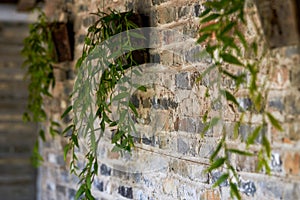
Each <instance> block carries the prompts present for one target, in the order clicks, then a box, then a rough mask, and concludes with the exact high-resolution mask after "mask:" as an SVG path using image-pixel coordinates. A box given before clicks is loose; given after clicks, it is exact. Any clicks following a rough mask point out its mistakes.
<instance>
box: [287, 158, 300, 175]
mask: <svg viewBox="0 0 300 200" xmlns="http://www.w3.org/2000/svg"><path fill="white" fill-rule="evenodd" d="M283 165H284V169H285V172H286V173H287V174H291V175H299V171H300V154H299V153H291V152H287V153H286V154H285V156H284V161H283Z"/></svg>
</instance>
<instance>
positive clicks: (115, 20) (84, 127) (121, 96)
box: [62, 9, 146, 199]
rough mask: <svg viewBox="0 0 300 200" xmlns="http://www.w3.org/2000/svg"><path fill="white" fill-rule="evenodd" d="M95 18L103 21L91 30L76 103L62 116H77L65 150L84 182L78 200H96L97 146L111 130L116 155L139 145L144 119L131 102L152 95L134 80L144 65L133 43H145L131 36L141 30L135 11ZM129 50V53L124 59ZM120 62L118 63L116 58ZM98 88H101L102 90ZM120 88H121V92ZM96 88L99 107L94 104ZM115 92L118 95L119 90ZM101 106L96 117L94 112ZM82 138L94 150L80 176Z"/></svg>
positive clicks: (81, 63)
mask: <svg viewBox="0 0 300 200" xmlns="http://www.w3.org/2000/svg"><path fill="white" fill-rule="evenodd" d="M92 14H93V15H94V16H96V17H97V20H96V21H95V23H94V24H93V25H91V26H90V27H89V28H88V33H87V36H86V38H85V43H84V47H83V52H82V55H81V57H80V58H79V59H78V62H77V64H76V66H77V69H78V70H79V71H80V72H79V73H78V75H77V80H76V81H75V84H74V92H73V99H74V101H73V103H72V106H70V107H69V108H68V109H67V110H66V111H65V113H64V114H63V115H62V118H63V117H65V116H66V115H67V114H68V113H69V112H70V111H71V110H73V113H74V118H73V123H72V124H71V125H69V126H68V127H67V128H66V129H65V130H64V131H63V133H66V132H68V131H69V130H71V131H72V135H71V138H70V143H69V144H68V145H67V146H66V147H65V150H64V155H65V157H66V156H67V153H68V152H69V151H71V152H72V160H71V163H70V167H71V172H72V173H75V174H77V175H78V176H79V177H80V187H79V189H78V191H77V193H76V198H79V197H82V196H84V197H85V198H86V199H94V197H93V195H92V193H91V184H92V182H93V180H94V178H95V176H96V175H97V171H98V161H97V146H98V142H99V140H100V138H101V137H102V135H103V133H104V132H105V131H106V130H107V129H108V128H109V130H110V131H112V133H113V137H112V143H113V144H114V145H115V146H114V148H113V151H119V152H122V151H128V152H130V151H131V148H132V147H133V146H134V143H133V137H132V136H131V133H132V132H135V127H134V121H133V120H134V118H137V117H138V113H137V111H136V108H135V106H134V105H133V103H132V102H131V101H130V94H131V92H132V91H133V90H141V91H145V90H146V88H145V87H143V86H140V85H136V84H134V83H132V81H131V78H130V77H131V76H132V75H133V74H139V71H138V70H137V69H135V70H133V69H132V67H133V66H135V65H137V64H138V63H137V61H136V60H135V58H134V54H133V51H132V44H131V42H132V41H131V40H130V38H132V37H135V38H140V37H141V35H139V34H138V33H129V32H126V31H128V30H130V29H135V28H138V26H137V25H136V24H135V23H134V22H133V21H132V19H133V18H132V17H133V15H134V13H133V12H132V11H130V12H126V13H119V12H117V11H114V10H111V13H110V14H106V13H103V12H101V11H100V10H99V9H98V11H97V12H96V13H92ZM119 33H123V34H124V35H122V36H124V37H116V38H113V39H111V37H112V36H115V35H117V34H119ZM120 38H121V39H120ZM108 39H111V41H113V42H112V43H110V44H106V43H105V41H107V40H108ZM114 40H116V41H114ZM96 47H97V48H96ZM118 47H121V49H120V48H118ZM124 51H125V52H127V53H125V54H123V55H122V53H123V52H124ZM95 57H98V58H99V57H100V59H95ZM107 57H108V59H106V58H107ZM115 57H117V58H116V59H114V58H115ZM91 58H92V59H91ZM102 58H105V59H102ZM95 60H96V63H95ZM95 65H96V66H98V67H95ZM86 72H87V73H86ZM98 73H100V74H101V76H100V80H99V79H98V80H97V79H96V78H95V75H96V74H98ZM86 80H88V81H86ZM91 83H92V84H91ZM93 84H96V85H97V86H96V88H94V87H93ZM117 84H118V88H116V86H117ZM95 89H96V102H95V101H93V96H94V95H95ZM115 89H118V90H117V91H115ZM95 104H96V112H95V113H94V112H93V110H94V109H95V108H94V107H93V106H94V105H95ZM113 104H116V105H113ZM112 106H115V107H116V109H117V110H116V112H117V113H118V115H119V117H118V119H114V118H113V117H112V116H111V113H112V111H111V107H112ZM96 118H98V119H99V120H100V122H99V128H98V127H96V128H95V127H94V122H95V120H96ZM85 119H87V120H85ZM96 131H99V134H96ZM79 137H83V138H88V145H89V147H88V152H87V153H86V155H85V158H86V164H85V166H84V168H83V169H81V170H80V173H79V174H78V173H77V171H78V170H79V169H78V167H77V165H76V163H77V162H78V158H77V156H76V153H75V148H79V143H78V140H79Z"/></svg>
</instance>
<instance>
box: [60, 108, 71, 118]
mask: <svg viewBox="0 0 300 200" xmlns="http://www.w3.org/2000/svg"><path fill="white" fill-rule="evenodd" d="M72 109H73V106H69V107H68V108H67V109H66V110H65V112H64V113H63V114H62V115H61V118H64V117H65V116H67V114H68V113H69V112H70V111H71V110H72Z"/></svg>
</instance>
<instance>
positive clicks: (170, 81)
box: [39, 0, 300, 200]
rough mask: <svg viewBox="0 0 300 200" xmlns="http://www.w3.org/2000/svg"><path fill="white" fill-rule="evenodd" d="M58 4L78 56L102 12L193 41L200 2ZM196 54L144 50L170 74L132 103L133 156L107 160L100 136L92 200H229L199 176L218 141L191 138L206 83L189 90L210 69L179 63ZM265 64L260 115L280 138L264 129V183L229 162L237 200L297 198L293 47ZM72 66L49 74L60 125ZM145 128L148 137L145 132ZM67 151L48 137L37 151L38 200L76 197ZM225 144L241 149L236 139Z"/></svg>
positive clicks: (240, 163)
mask: <svg viewBox="0 0 300 200" xmlns="http://www.w3.org/2000/svg"><path fill="white" fill-rule="evenodd" d="M57 2H58V4H57V5H65V7H66V9H67V10H68V11H69V12H70V13H71V14H72V17H73V18H74V28H75V56H77V57H78V56H79V55H80V54H81V49H82V43H83V41H84V37H85V33H86V29H87V27H88V26H89V25H90V24H91V23H92V22H93V20H94V19H93V17H91V15H89V13H91V12H93V11H96V9H97V8H98V7H99V8H100V9H104V10H105V11H107V8H108V7H110V8H114V9H117V10H120V11H126V10H129V9H133V10H134V11H135V12H137V13H140V14H145V15H147V16H149V17H150V24H151V26H153V27H160V28H166V29H171V30H174V31H176V33H181V34H184V35H187V36H189V37H191V38H194V40H195V38H196V37H197V29H198V26H199V18H198V16H199V15H200V14H201V12H202V10H203V6H202V1H199V0H198V1H197V0H180V1H177V0H172V1H171V0H145V1H139V0H133V1H129V0H128V1H125V0H113V1H112V0H106V1H104V0H102V1H95V0H89V1H83V0H76V1H69V0H66V1H65V2H62V1H57ZM51 6H52V7H51ZM53 6H54V7H55V4H53V3H52V4H51V5H50V4H47V5H46V9H48V10H49V13H50V14H51V12H52V15H53V13H54V12H60V11H59V10H57V9H56V10H55V9H53ZM250 8H251V6H250ZM251 9H254V8H253V7H252V8H251ZM50 11H51V12H50ZM56 15H57V14H56ZM248 28H249V31H248V32H249V38H251V36H252V35H251V34H253V33H251V31H252V30H253V29H252V27H251V26H249V27H248ZM169 33H171V32H169ZM163 36H164V38H163V41H164V42H165V44H179V45H182V43H180V42H182V41H181V40H180V38H176V37H175V38H174V35H172V34H168V32H165V33H164V35H163ZM195 48H202V47H195ZM195 48H188V49H189V50H190V51H188V53H186V52H185V54H184V53H182V52H180V49H179V50H178V49H177V50H178V51H179V53H178V52H172V51H171V52H170V51H168V50H166V49H164V48H156V49H152V50H150V54H151V62H154V63H160V64H161V65H163V66H166V67H167V69H168V70H166V71H159V72H156V73H155V86H154V89H153V90H150V91H148V93H147V94H140V93H135V94H134V95H133V97H132V99H133V100H134V101H133V102H134V103H135V105H136V106H137V107H138V112H139V113H140V114H142V119H143V123H140V124H138V125H137V126H138V128H139V130H141V131H140V135H139V137H138V139H137V140H136V148H135V149H134V150H133V153H132V155H129V154H125V155H124V156H123V157H121V156H120V155H119V154H117V153H113V152H111V151H110V150H111V148H112V145H111V144H110V137H111V136H110V135H106V136H104V137H103V139H102V142H101V143H100V145H99V162H100V165H99V176H97V178H96V180H95V181H94V183H93V193H94V195H95V196H96V197H97V199H139V200H146V199H209V200H211V199H229V197H230V195H229V187H228V184H227V183H226V182H224V183H223V184H222V185H221V186H220V187H218V188H212V187H211V185H212V183H213V182H214V181H215V180H216V179H217V178H218V177H219V176H220V175H221V174H222V172H221V171H215V172H214V173H212V174H204V173H203V170H204V169H205V168H206V167H207V165H208V164H209V160H208V157H209V155H210V154H211V153H212V151H213V149H214V147H215V146H216V143H217V141H218V139H219V136H220V135H218V134H217V132H216V131H213V132H208V133H207V134H206V135H205V136H204V137H201V136H200V134H199V132H200V131H201V129H202V128H203V123H202V121H201V117H202V116H203V114H204V112H205V110H206V109H207V104H208V103H209V102H207V101H206V100H205V99H204V95H205V88H206V87H207V84H208V83H207V82H205V81H204V82H203V83H201V84H195V78H196V77H197V75H198V74H199V73H201V70H203V69H205V68H206V67H207V66H208V65H209V64H210V59H208V58H205V59H199V60H197V61H196V62H194V65H191V64H190V63H188V62H186V61H187V60H189V59H191V58H189V56H190V55H191V54H192V52H193V49H195ZM184 50H186V48H185V49H184ZM271 60H272V63H274V64H273V67H274V70H273V72H272V74H271V76H270V79H269V81H268V84H270V91H269V99H267V106H268V108H269V109H270V110H271V111H272V114H274V116H276V117H277V118H278V119H279V120H280V121H281V122H282V126H283V129H284V131H283V132H278V131H276V130H273V129H271V128H269V127H266V128H265V129H264V131H265V134H267V136H268V138H269V139H270V141H271V143H272V148H273V149H272V160H271V163H270V164H271V173H272V175H271V176H268V175H265V174H264V173H263V172H256V164H257V160H256V159H255V158H254V157H248V158H245V157H239V156H235V157H232V161H233V162H234V163H235V165H234V166H235V167H236V168H237V170H238V171H239V175H240V181H241V185H240V188H239V190H240V191H241V193H242V195H243V196H242V197H243V199H300V192H299V191H300V153H299V152H300V151H299V150H300V143H299V141H300V140H299V139H300V136H299V133H298V132H299V129H300V127H299V122H300V118H299V113H300V103H299V102H300V101H299V98H300V92H299V85H300V79H299V63H300V56H299V46H287V47H282V48H277V49H275V50H272V58H271ZM195 63H196V65H195ZM73 66H74V63H73V62H70V63H61V64H60V65H59V68H57V70H56V77H59V78H58V80H57V85H56V88H55V89H54V91H53V96H54V99H52V100H49V103H48V105H50V106H49V107H48V109H49V111H48V112H49V113H51V115H52V117H53V119H56V120H58V121H59V120H60V119H59V116H60V114H61V113H62V112H63V110H64V109H65V108H66V107H67V104H68V101H67V97H68V94H70V92H71V91H72V83H73V79H74V72H73V71H72V69H73ZM264 67H265V68H268V67H270V66H268V65H264ZM262 75H263V74H262ZM151 78H152V76H149V77H148V79H151ZM210 78H211V77H210ZM206 81H208V82H209V80H206ZM226 86H228V87H230V83H227V82H226V81H224V87H226ZM239 102H240V103H241V105H243V106H244V107H245V108H246V107H247V106H249V104H250V103H251V102H249V100H248V99H247V98H245V97H243V96H242V95H241V96H240V98H239ZM155 106H157V107H156V108H155ZM216 110H218V109H217V108H216ZM216 113H217V112H216ZM238 113H239V111H234V112H233V111H232V110H230V109H229V108H227V107H226V109H224V110H223V116H222V117H223V118H224V119H225V121H226V123H227V127H228V130H232V129H233V127H232V122H233V121H234V120H235V118H236V116H237V115H238ZM153 116H154V117H153ZM149 119H150V120H149ZM46 126H47V125H46ZM153 127H156V129H155V130H153ZM146 129H147V130H151V131H152V132H151V134H149V132H147V131H143V130H146ZM250 130H251V126H249V125H244V126H242V127H241V128H240V129H239V134H240V138H241V140H242V138H245V137H246V136H247V134H249V131H250ZM66 142H67V139H66V138H63V137H56V138H54V139H51V138H50V137H49V140H48V142H46V143H45V144H44V145H43V147H42V149H41V152H42V154H43V155H44V158H45V161H44V163H43V166H42V167H41V168H40V173H39V180H40V184H39V185H40V188H39V189H40V190H39V191H40V199H57V200H58V199H73V198H74V195H75V192H76V188H77V185H76V184H77V182H78V178H77V177H75V176H74V175H70V174H69V172H68V165H67V164H66V163H65V162H64V160H63V147H64V145H65V144H66ZM231 144H232V145H233V146H239V145H240V140H235V141H232V142H231ZM81 151H84V150H81ZM80 159H81V158H80ZM82 159H83V158H82ZM67 162H68V161H67ZM79 164H80V163H79ZM81 164H83V163H81ZM130 167H131V168H130ZM129 168H130V169H129Z"/></svg>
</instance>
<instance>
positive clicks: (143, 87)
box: [137, 85, 147, 92]
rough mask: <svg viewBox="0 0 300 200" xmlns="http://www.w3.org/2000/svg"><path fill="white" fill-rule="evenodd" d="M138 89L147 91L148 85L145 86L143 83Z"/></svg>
mask: <svg viewBox="0 0 300 200" xmlns="http://www.w3.org/2000/svg"><path fill="white" fill-rule="evenodd" d="M137 89H138V90H140V91H142V92H147V87H146V86H143V85H141V86H139V87H138V88H137Z"/></svg>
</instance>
